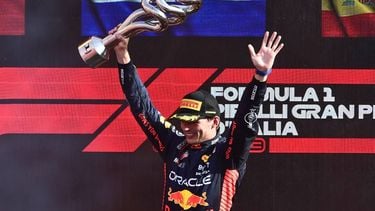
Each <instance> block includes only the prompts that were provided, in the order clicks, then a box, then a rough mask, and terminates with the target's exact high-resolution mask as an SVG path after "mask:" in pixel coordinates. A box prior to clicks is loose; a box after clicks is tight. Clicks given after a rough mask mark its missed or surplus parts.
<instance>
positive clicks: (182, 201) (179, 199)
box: [168, 188, 208, 210]
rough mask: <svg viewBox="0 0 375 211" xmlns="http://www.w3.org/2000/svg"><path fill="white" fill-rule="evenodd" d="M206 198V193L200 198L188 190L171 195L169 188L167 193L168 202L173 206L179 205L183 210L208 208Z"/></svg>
mask: <svg viewBox="0 0 375 211" xmlns="http://www.w3.org/2000/svg"><path fill="white" fill-rule="evenodd" d="M206 199H207V196H206V192H204V193H203V194H202V196H197V195H194V194H193V193H191V192H190V191H188V190H182V191H176V192H173V193H172V189H171V188H169V191H168V201H173V202H174V203H175V204H178V205H180V207H182V208H183V209H184V210H188V209H190V208H191V207H194V208H195V207H197V206H198V205H201V206H205V207H206V206H208V203H207V202H206Z"/></svg>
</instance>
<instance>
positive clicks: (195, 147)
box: [189, 134, 220, 149]
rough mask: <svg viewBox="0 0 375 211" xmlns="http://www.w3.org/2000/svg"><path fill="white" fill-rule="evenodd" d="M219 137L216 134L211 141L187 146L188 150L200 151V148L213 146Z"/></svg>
mask: <svg viewBox="0 0 375 211" xmlns="http://www.w3.org/2000/svg"><path fill="white" fill-rule="evenodd" d="M219 138H220V135H219V134H216V136H215V137H214V138H212V139H209V140H207V141H204V142H201V143H198V144H189V148H190V149H202V148H207V147H210V146H212V145H214V144H216V143H217V142H218V141H219Z"/></svg>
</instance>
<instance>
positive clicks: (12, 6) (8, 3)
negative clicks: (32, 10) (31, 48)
mask: <svg viewBox="0 0 375 211" xmlns="http://www.w3.org/2000/svg"><path fill="white" fill-rule="evenodd" d="M24 34H25V0H1V1H0V36H1V35H24Z"/></svg>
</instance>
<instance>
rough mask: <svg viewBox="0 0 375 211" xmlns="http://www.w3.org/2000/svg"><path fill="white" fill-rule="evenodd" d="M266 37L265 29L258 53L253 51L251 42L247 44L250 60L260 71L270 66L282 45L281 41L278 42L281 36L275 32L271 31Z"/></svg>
mask: <svg viewBox="0 0 375 211" xmlns="http://www.w3.org/2000/svg"><path fill="white" fill-rule="evenodd" d="M268 38H269V32H268V31H267V32H266V33H265V34H264V37H263V41H262V46H261V48H260V50H259V52H258V53H255V50H254V47H253V46H252V45H251V44H249V45H248V47H249V51H250V56H251V61H252V62H253V64H254V66H255V68H257V69H258V70H261V71H266V70H268V69H271V68H272V66H273V63H274V61H275V57H276V55H277V54H278V53H279V52H280V50H281V49H282V48H283V47H284V44H283V43H281V44H280V41H281V36H280V35H279V36H277V33H276V32H273V33H272V35H271V37H270V38H269V39H268Z"/></svg>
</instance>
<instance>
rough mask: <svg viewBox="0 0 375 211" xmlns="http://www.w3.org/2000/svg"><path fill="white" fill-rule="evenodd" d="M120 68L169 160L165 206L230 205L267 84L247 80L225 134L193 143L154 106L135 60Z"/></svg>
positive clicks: (141, 117)
mask: <svg viewBox="0 0 375 211" xmlns="http://www.w3.org/2000/svg"><path fill="white" fill-rule="evenodd" d="M118 68H119V77H120V83H121V87H122V90H123V92H124V93H125V96H126V99H127V100H128V103H129V105H130V108H131V112H132V113H133V115H134V117H135V119H136V121H137V122H138V124H139V125H140V127H141V128H142V130H143V131H144V133H145V134H146V135H147V137H148V140H149V141H151V143H152V144H153V146H154V147H155V149H156V150H157V151H158V152H159V154H160V155H161V157H162V159H163V162H164V177H165V179H164V181H165V184H164V192H163V194H164V195H163V202H162V210H163V211H168V210H176V211H177V210H201V211H203V210H204V211H207V210H210V211H211V210H212V211H213V210H214V211H218V210H230V208H231V206H232V199H233V196H234V194H235V192H236V189H237V188H238V186H239V184H240V181H241V179H242V177H243V175H244V173H245V169H246V161H247V158H248V155H249V150H250V144H251V141H252V140H253V139H254V138H255V136H256V135H257V131H258V123H257V118H256V114H257V112H258V110H259V106H260V105H261V103H262V101H263V97H264V94H265V90H266V83H265V82H259V81H257V80H256V79H253V80H252V82H251V83H249V84H248V85H247V87H246V89H245V92H244V94H243V97H242V101H241V102H240V104H239V107H238V110H237V113H236V115H235V118H234V120H233V122H232V124H231V127H230V130H229V132H228V135H227V136H226V137H223V136H221V135H219V134H218V135H217V136H216V137H215V138H213V139H212V140H208V141H205V142H203V143H200V144H194V145H191V144H187V143H186V141H185V138H184V135H183V134H182V133H181V132H179V131H178V130H177V129H176V127H175V126H173V125H172V124H171V123H170V122H169V121H167V120H166V119H165V118H164V117H163V116H161V114H160V113H159V112H158V110H157V109H156V108H155V107H154V106H153V104H152V102H151V101H150V98H149V96H148V92H147V90H146V88H145V86H144V85H143V83H142V81H141V80H140V78H139V76H138V73H137V69H136V67H135V66H134V65H133V64H132V62H130V63H128V64H118Z"/></svg>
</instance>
